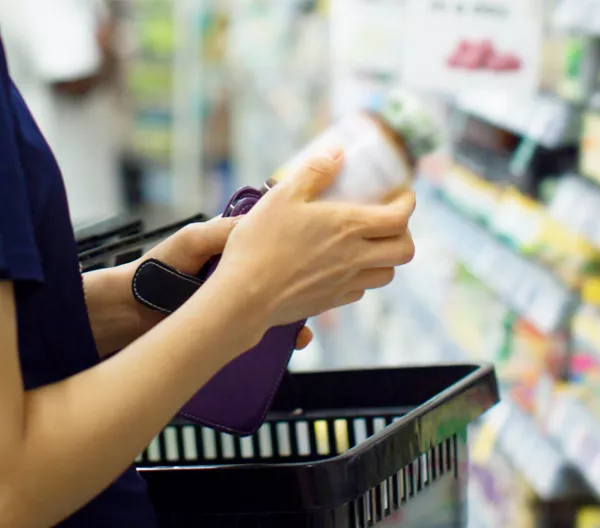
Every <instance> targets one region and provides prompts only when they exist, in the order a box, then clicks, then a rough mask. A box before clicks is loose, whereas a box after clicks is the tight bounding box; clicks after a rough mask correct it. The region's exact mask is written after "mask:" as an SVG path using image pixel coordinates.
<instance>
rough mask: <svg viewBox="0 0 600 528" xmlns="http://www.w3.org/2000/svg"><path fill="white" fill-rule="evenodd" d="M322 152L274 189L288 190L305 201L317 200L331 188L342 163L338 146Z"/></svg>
mask: <svg viewBox="0 0 600 528" xmlns="http://www.w3.org/2000/svg"><path fill="white" fill-rule="evenodd" d="M324 150H325V152H324V153H322V154H315V155H313V156H311V157H309V158H308V159H307V160H306V161H305V162H303V163H302V165H301V166H300V167H299V168H298V169H297V170H296V171H294V172H293V173H292V174H290V175H289V176H287V177H286V178H285V179H284V180H283V181H282V182H281V183H280V184H279V185H278V186H277V187H276V188H275V189H277V188H282V189H286V190H290V191H291V192H292V193H293V194H294V195H296V196H299V197H301V198H303V199H305V200H307V201H311V200H314V199H316V198H318V197H319V195H321V194H322V193H323V192H324V191H325V190H327V189H328V188H329V187H331V185H332V184H333V182H334V181H335V178H336V176H337V175H338V173H339V171H340V169H341V167H342V161H343V152H342V149H341V148H340V147H339V146H337V145H331V146H328V147H327V148H325V149H324Z"/></svg>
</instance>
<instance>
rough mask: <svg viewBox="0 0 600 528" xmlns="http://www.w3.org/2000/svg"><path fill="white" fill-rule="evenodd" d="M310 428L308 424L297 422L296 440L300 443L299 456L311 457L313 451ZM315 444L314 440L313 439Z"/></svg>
mask: <svg viewBox="0 0 600 528" xmlns="http://www.w3.org/2000/svg"><path fill="white" fill-rule="evenodd" d="M309 436H310V434H309V427H308V422H304V421H302V422H296V439H297V441H298V455H300V456H309V455H310V454H311V452H314V451H313V450H312V446H311V442H310V438H309ZM313 442H314V438H313ZM315 451H316V450H315Z"/></svg>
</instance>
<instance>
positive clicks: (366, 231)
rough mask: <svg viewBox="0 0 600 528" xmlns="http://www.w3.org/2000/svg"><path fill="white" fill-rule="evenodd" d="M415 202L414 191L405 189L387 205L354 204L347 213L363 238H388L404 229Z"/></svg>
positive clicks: (399, 233)
mask: <svg viewBox="0 0 600 528" xmlns="http://www.w3.org/2000/svg"><path fill="white" fill-rule="evenodd" d="M416 204H417V201H416V197H415V193H414V192H412V191H406V192H404V193H402V194H401V195H400V196H399V197H398V198H397V199H395V200H394V201H393V202H391V203H389V204H387V205H367V206H354V207H353V208H352V211H351V212H349V213H348V214H350V215H351V216H352V220H351V222H353V224H354V225H355V226H357V232H358V234H360V235H361V236H363V237H364V238H389V237H394V236H397V235H401V234H402V233H404V232H405V231H406V229H407V227H408V222H409V220H410V217H411V216H412V214H413V213H414V212H415V207H416Z"/></svg>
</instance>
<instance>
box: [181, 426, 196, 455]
mask: <svg viewBox="0 0 600 528" xmlns="http://www.w3.org/2000/svg"><path fill="white" fill-rule="evenodd" d="M181 440H182V443H183V456H184V458H185V459H186V460H189V461H192V460H198V458H199V455H200V453H199V452H198V438H197V430H196V428H195V427H194V426H192V425H186V426H184V427H182V428H181Z"/></svg>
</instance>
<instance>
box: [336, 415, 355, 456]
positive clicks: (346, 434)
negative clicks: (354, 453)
mask: <svg viewBox="0 0 600 528" xmlns="http://www.w3.org/2000/svg"><path fill="white" fill-rule="evenodd" d="M349 429H350V428H349V427H348V420H343V419H339V420H335V421H334V422H333V430H334V433H335V450H336V452H337V453H338V454H342V453H345V452H346V451H348V449H350V447H351V446H352V447H354V444H353V443H352V441H353V438H352V439H351V437H350V430H349Z"/></svg>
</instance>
